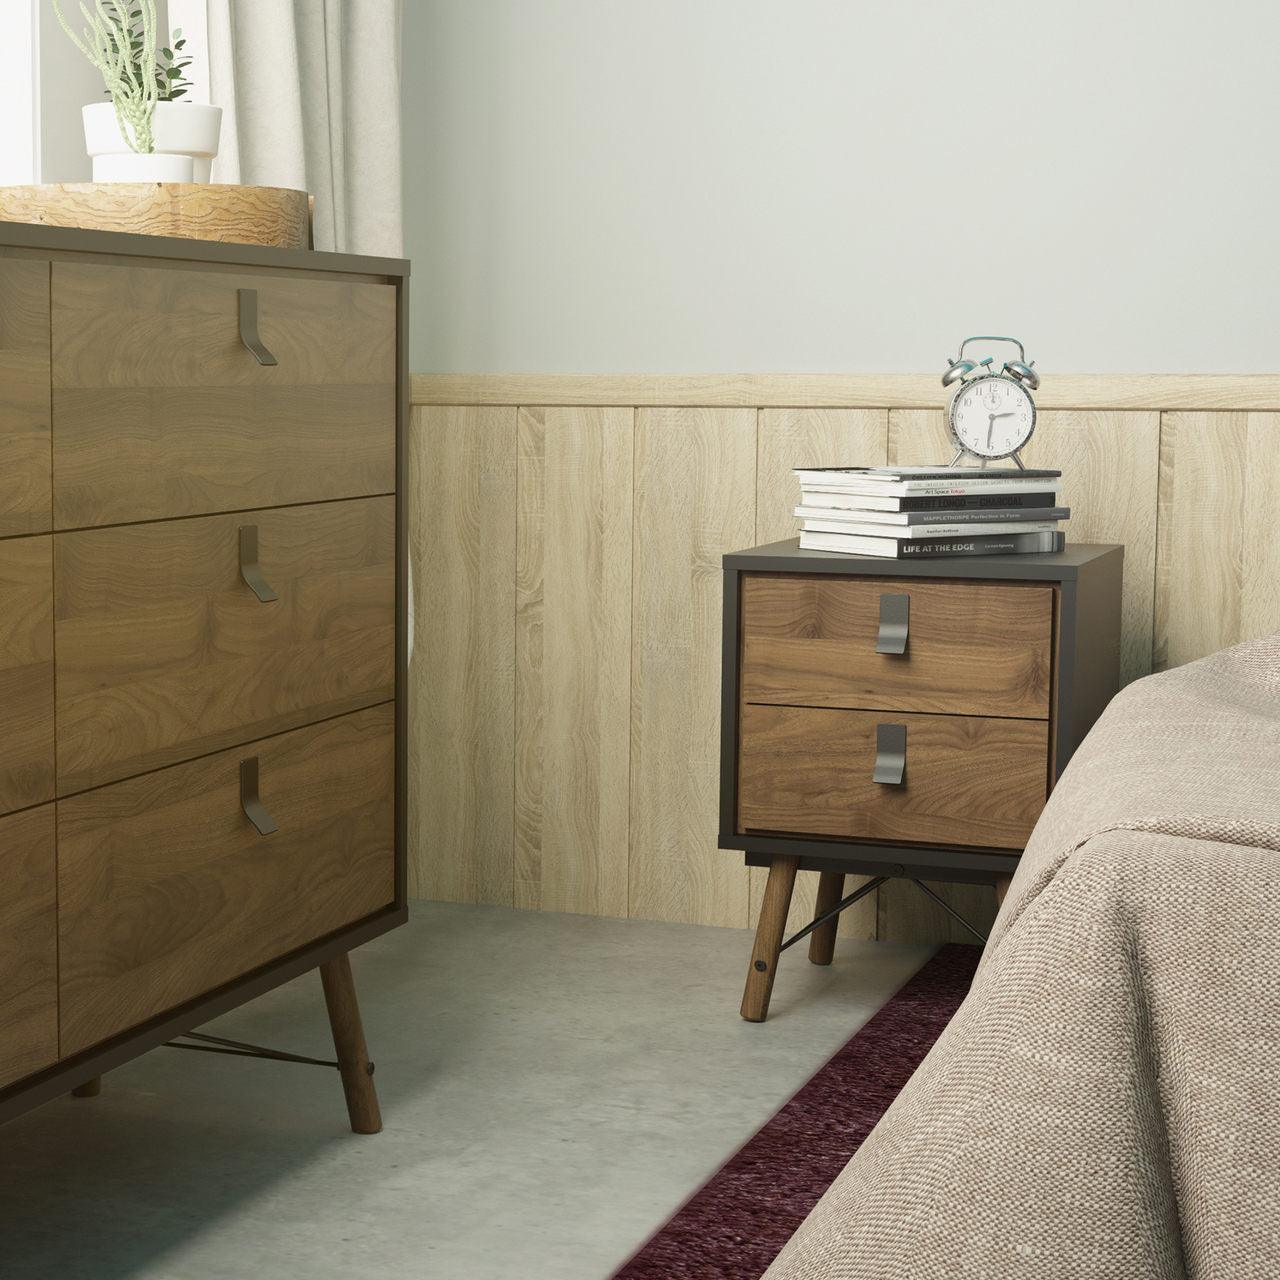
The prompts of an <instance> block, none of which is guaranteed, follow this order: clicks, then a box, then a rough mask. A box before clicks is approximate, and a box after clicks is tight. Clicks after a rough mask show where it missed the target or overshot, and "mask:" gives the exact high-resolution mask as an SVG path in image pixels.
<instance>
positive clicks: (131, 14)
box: [53, 0, 222, 182]
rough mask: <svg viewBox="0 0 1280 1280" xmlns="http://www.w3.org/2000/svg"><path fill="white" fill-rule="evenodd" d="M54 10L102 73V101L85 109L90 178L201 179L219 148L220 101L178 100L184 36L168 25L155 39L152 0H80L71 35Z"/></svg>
mask: <svg viewBox="0 0 1280 1280" xmlns="http://www.w3.org/2000/svg"><path fill="white" fill-rule="evenodd" d="M53 8H54V12H55V13H56V14H57V16H58V21H59V22H60V23H61V24H62V29H63V30H64V31H65V32H66V33H67V35H68V36H69V37H70V38H71V40H72V42H73V43H74V44H75V46H76V48H78V49H79V50H80V52H81V53H83V54H84V56H85V57H86V58H88V59H89V61H90V62H91V63H93V65H94V66H95V67H97V69H98V70H99V71H100V72H101V73H102V80H103V83H104V84H105V85H106V90H107V96H108V97H109V98H110V99H111V100H110V101H109V102H96V103H91V104H90V105H89V106H87V107H85V109H84V137H85V147H86V150H87V151H88V153H89V155H90V157H92V159H93V180H94V181H95V182H208V181H209V167H210V165H211V164H212V162H213V157H214V156H215V155H217V153H218V134H219V132H220V130H221V128H222V108H221V107H211V106H207V105H204V104H202V103H196V102H182V101H180V99H181V98H182V97H183V96H184V95H185V94H186V92H187V90H188V89H189V88H190V87H191V86H190V82H189V81H188V80H187V79H186V78H185V76H184V74H183V73H184V72H185V70H186V68H187V67H188V66H190V64H191V59H190V58H189V57H184V56H183V52H182V51H183V48H184V46H185V45H186V41H185V40H184V39H183V38H182V32H181V30H178V31H175V32H174V33H173V36H172V38H171V41H170V44H169V45H167V46H161V45H160V44H159V40H158V36H157V32H156V4H155V0H90V2H89V3H85V0H81V4H80V14H81V16H82V17H83V19H84V21H85V24H86V25H85V28H84V30H83V31H82V32H81V34H79V35H77V34H76V33H75V31H73V30H72V28H71V25H70V23H68V22H67V20H66V18H65V17H64V16H63V13H62V7H61V5H60V4H59V3H58V0H53Z"/></svg>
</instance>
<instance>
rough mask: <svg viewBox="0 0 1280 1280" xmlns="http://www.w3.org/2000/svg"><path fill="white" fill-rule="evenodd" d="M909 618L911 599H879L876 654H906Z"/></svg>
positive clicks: (895, 597) (900, 596) (900, 597)
mask: <svg viewBox="0 0 1280 1280" xmlns="http://www.w3.org/2000/svg"><path fill="white" fill-rule="evenodd" d="M910 617H911V597H910V596H907V595H883V596H881V597H880V631H879V634H878V635H877V636H876V652H877V653H906V651H907V624H908V622H909V620H910Z"/></svg>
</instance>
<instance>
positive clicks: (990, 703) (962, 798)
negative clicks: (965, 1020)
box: [720, 540, 1124, 1022]
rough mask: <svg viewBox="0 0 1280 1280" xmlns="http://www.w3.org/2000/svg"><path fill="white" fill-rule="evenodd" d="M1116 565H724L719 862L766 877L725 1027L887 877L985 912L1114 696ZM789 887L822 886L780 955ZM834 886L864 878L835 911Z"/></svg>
mask: <svg viewBox="0 0 1280 1280" xmlns="http://www.w3.org/2000/svg"><path fill="white" fill-rule="evenodd" d="M1123 558H1124V549H1123V548H1122V547H1118V546H1095V545H1087V544H1081V545H1078V546H1072V547H1069V548H1068V549H1067V550H1066V551H1064V552H1062V553H1060V554H1058V555H1042V556H1037V555H1031V556H983V557H963V558H957V559H953V560H928V561H918V560H917V561H906V562H904V561H900V560H880V559H872V558H868V557H861V556H844V555H834V554H830V553H827V552H819V551H801V550H800V549H799V546H798V543H797V541H796V540H792V541H789V542H779V543H774V544H772V545H770V546H763V547H756V548H754V549H753V550H750V551H740V552H735V553H733V554H731V555H728V556H726V557H725V558H724V574H725V587H724V655H723V664H724V665H723V673H722V678H723V686H722V729H721V788H720V847H721V848H722V849H735V850H740V851H743V852H745V854H746V861H747V864H748V865H750V866H767V867H768V868H769V879H768V884H767V886H766V889H765V895H764V901H763V903H762V906H761V910H760V920H759V924H758V927H757V932H756V941H755V947H754V950H753V951H752V956H751V964H750V967H749V969H748V972H747V984H746V991H745V993H744V995H743V1001H742V1016H743V1017H744V1018H746V1019H747V1020H748V1021H751V1022H762V1021H764V1019H765V1017H766V1015H767V1013H768V1009H769V997H770V993H771V991H772V989H773V979H774V974H775V972H776V970H777V965H778V958H779V955H780V953H781V951H783V950H785V949H786V948H787V947H789V946H791V945H792V944H793V943H795V942H798V941H800V940H801V938H803V937H806V936H808V937H809V938H810V943H809V957H810V959H811V960H812V961H814V962H815V963H817V964H829V963H830V961H831V956H832V949H833V947H834V944H835V933H836V924H837V919H838V916H839V913H840V911H842V910H843V909H844V908H845V907H848V906H850V905H852V904H853V903H854V902H855V901H857V900H858V899H859V898H861V897H863V896H865V895H866V894H867V893H870V892H872V891H874V890H875V889H876V888H878V887H879V886H880V885H881V884H882V883H884V881H885V879H887V878H890V877H905V878H908V879H911V880H913V881H915V883H916V884H917V885H919V886H920V888H921V890H922V891H923V892H925V893H928V894H930V895H931V896H932V891H931V890H930V889H929V888H928V887H927V886H926V885H924V884H923V883H922V881H923V879H926V878H927V879H929V880H935V881H937V880H942V881H960V882H970V883H988V884H992V885H994V886H995V888H996V891H997V893H999V894H1000V896H1001V897H1002V898H1003V894H1004V889H1005V887H1007V885H1008V882H1009V879H1010V877H1011V876H1012V874H1013V871H1014V868H1015V867H1016V866H1017V861H1018V857H1019V855H1020V854H1021V852H1022V848H1023V846H1024V845H1025V844H1026V841H1027V838H1028V836H1030V834H1031V829H1032V827H1034V826H1035V823H1036V819H1037V818H1038V817H1039V815H1040V811H1041V809H1042V808H1043V807H1044V804H1045V801H1046V799H1047V798H1048V795H1049V792H1050V791H1051V790H1052V788H1053V784H1054V782H1055V781H1056V779H1057V778H1058V777H1059V775H1060V774H1061V773H1062V770H1063V769H1064V768H1065V767H1066V764H1067V762H1068V760H1070V758H1071V754H1072V752H1073V751H1074V750H1075V748H1076V746H1077V745H1078V744H1079V743H1080V741H1081V739H1083V737H1084V735H1085V734H1086V733H1087V732H1088V730H1089V728H1090V726H1091V725H1092V724H1093V722H1094V721H1095V720H1096V719H1097V717H1098V715H1099V714H1100V713H1101V711H1102V709H1103V707H1105V706H1106V704H1107V702H1108V701H1109V700H1110V699H1111V697H1112V695H1113V694H1114V693H1115V692H1116V689H1117V688H1118V685H1119V660H1120V584H1121V571H1122V565H1123ZM799 871H816V872H818V873H819V874H820V876H821V880H820V883H819V891H818V910H817V914H816V916H815V919H814V921H813V922H812V923H811V924H810V925H808V926H807V927H806V928H805V929H803V930H801V931H800V932H799V933H798V934H797V935H796V936H795V937H793V938H791V939H789V940H787V941H785V942H784V940H783V935H784V932H785V926H786V919H787V911H788V908H789V906H790V902H791V893H792V888H793V886H794V884H795V877H796V873H797V872H799ZM851 873H852V874H857V875H862V876H871V877H872V879H871V880H869V881H868V882H867V883H865V884H863V885H862V886H860V887H859V888H858V889H857V890H856V891H855V892H854V893H852V894H849V895H848V896H847V897H846V896H845V895H844V882H845V876H846V875H848V874H851ZM943 905H944V906H945V904H943ZM948 909H949V908H948Z"/></svg>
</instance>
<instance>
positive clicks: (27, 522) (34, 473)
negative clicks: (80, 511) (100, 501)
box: [0, 258, 53, 538]
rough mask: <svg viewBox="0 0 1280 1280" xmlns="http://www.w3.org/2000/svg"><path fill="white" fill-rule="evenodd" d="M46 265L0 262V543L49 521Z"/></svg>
mask: <svg viewBox="0 0 1280 1280" xmlns="http://www.w3.org/2000/svg"><path fill="white" fill-rule="evenodd" d="M49 413H50V409H49V264H48V263H47V262H24V261H18V260H16V259H12V258H6V259H0V538H7V537H10V536H11V535H14V534H22V533H44V532H45V531H46V530H48V529H49V528H50V527H51V526H52V523H53V491H52V481H51V476H52V467H51V461H50V456H49Z"/></svg>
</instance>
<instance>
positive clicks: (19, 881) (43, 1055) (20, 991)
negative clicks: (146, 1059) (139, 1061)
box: [0, 804, 58, 1089]
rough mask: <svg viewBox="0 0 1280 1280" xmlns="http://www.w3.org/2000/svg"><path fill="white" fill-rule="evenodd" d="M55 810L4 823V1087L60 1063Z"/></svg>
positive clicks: (0, 898) (0, 948) (0, 839)
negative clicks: (57, 1062) (58, 1060)
mask: <svg viewBox="0 0 1280 1280" xmlns="http://www.w3.org/2000/svg"><path fill="white" fill-rule="evenodd" d="M53 824H54V816H53V805H51V804H49V805H44V806H43V807H41V808H39V809H28V810H27V811H26V812H25V813H15V814H11V815H10V816H9V817H7V818H0V884H2V885H3V886H4V891H3V892H2V893H0V1089H3V1088H4V1086H5V1085H7V1084H10V1083H12V1082H13V1081H14V1080H20V1079H21V1078H22V1077H23V1076H25V1075H30V1074H31V1073H32V1072H33V1071H39V1070H40V1069H41V1068H42V1067H47V1066H49V1065H50V1064H52V1063H54V1062H56V1061H57V1059H58V922H57V900H58V874H57V863H56V859H55V855H54V825H53Z"/></svg>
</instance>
